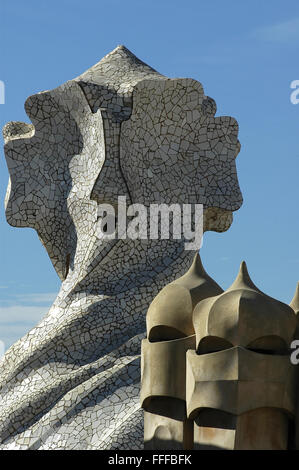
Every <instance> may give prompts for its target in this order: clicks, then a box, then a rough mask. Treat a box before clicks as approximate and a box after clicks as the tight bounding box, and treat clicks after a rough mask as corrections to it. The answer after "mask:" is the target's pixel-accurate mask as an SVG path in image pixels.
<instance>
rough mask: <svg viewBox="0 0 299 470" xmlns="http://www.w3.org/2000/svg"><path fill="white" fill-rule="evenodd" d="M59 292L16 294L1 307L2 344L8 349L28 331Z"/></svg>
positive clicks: (0, 329) (37, 321) (0, 335)
mask: <svg viewBox="0 0 299 470" xmlns="http://www.w3.org/2000/svg"><path fill="white" fill-rule="evenodd" d="M56 296H57V293H56V292H55V293H54V292H48V293H41V294H36V293H33V294H16V295H14V296H12V298H10V299H6V301H5V304H6V305H4V306H1V307H0V345H1V344H2V343H1V341H2V342H3V343H4V346H5V350H7V349H8V348H9V347H10V346H11V345H12V344H13V343H15V342H16V341H17V340H18V339H20V338H21V337H22V336H24V335H25V334H26V333H28V332H29V331H30V330H31V329H32V328H33V327H34V326H36V325H37V324H38V323H39V322H40V320H41V319H42V318H43V317H44V316H45V314H46V313H47V312H48V310H49V308H50V306H51V305H52V303H53V301H54V299H55V298H56Z"/></svg>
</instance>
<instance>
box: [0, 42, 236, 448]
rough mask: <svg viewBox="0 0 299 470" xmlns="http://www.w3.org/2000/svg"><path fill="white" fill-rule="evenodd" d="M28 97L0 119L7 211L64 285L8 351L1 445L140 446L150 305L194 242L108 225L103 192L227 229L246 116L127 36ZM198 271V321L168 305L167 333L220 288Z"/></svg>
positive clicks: (0, 403)
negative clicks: (195, 208) (12, 115)
mask: <svg viewBox="0 0 299 470" xmlns="http://www.w3.org/2000/svg"><path fill="white" fill-rule="evenodd" d="M25 110H26V113H27V115H28V117H29V118H30V120H31V123H28V124H27V123H20V122H12V123H8V124H7V125H6V126H5V127H4V130H3V135H4V140H5V156H6V161H7V166H8V169H9V173H10V182H9V186H8V190H7V195H6V201H5V204H6V218H7V221H8V222H9V224H11V225H13V226H15V227H31V228H33V229H35V230H36V231H37V233H38V236H39V239H40V241H41V242H42V244H43V245H44V247H45V249H46V250H47V253H48V255H49V257H50V259H51V262H52V264H53V266H54V269H55V270H56V272H57V275H58V276H59V277H60V279H61V281H62V285H61V290H60V292H59V294H58V296H57V298H56V300H55V302H54V304H53V305H52V307H51V308H50V310H49V312H48V313H47V315H46V316H45V317H44V318H43V319H42V320H41V322H40V323H39V324H38V325H37V326H36V327H35V328H33V329H32V330H31V331H30V332H29V333H28V334H26V335H25V336H24V337H23V338H21V339H20V340H19V341H18V342H16V343H15V344H14V345H13V346H12V347H11V348H10V349H9V350H8V351H7V352H6V354H5V356H4V357H3V359H2V360H1V366H0V448H1V449H140V448H143V412H142V410H141V408H140V404H139V394H140V344H141V339H142V338H144V335H145V314H146V311H147V309H148V306H149V304H150V303H151V301H152V300H153V298H154V297H155V296H156V295H157V294H158V292H159V291H160V290H161V289H162V288H163V286H165V285H166V284H168V283H169V282H171V281H173V280H174V279H176V278H178V277H179V276H181V275H182V274H183V273H184V272H186V270H187V269H188V267H189V266H190V264H191V262H192V259H193V257H194V254H195V252H196V251H197V250H195V249H192V250H186V249H185V241H186V240H185V239H184V237H182V238H181V239H175V240H173V239H159V240H158V239H150V238H148V239H130V238H124V239H118V238H116V239H107V238H105V239H104V238H103V237H102V238H101V237H99V233H98V209H99V205H100V204H110V205H111V206H113V207H116V208H117V209H118V208H119V205H118V202H119V200H118V197H119V196H122V197H123V198H126V201H127V204H128V205H131V204H143V206H144V207H145V208H146V209H148V208H149V207H150V205H151V204H177V205H179V207H180V208H182V207H183V205H184V204H192V203H196V204H202V205H203V209H204V212H203V228H204V230H214V231H217V232H223V231H225V230H227V229H228V228H229V227H230V225H231V223H232V213H233V211H236V210H238V209H239V207H240V206H241V204H242V195H241V192H240V189H239V184H238V178H237V172H236V162H235V159H236V156H237V155H238V152H239V150H240V144H239V141H238V124H237V122H236V120H235V119H233V118H232V117H229V116H218V117H215V113H216V104H215V102H214V100H213V99H211V98H209V97H208V96H206V95H205V94H204V90H203V87H202V85H201V84H200V83H199V82H198V81H196V80H193V79H190V78H186V79H184V78H182V79H181V78H180V79H170V78H167V77H165V76H163V75H161V74H160V73H158V72H157V71H155V70H154V69H153V68H151V67H149V66H148V65H146V64H145V63H144V62H142V61H141V60H139V59H138V58H137V57H135V56H134V54H132V53H131V52H130V51H128V49H126V48H125V47H124V46H119V47H117V48H116V49H115V50H114V51H112V52H111V53H109V54H108V55H107V56H105V57H104V58H103V59H102V60H101V61H100V62H99V63H97V64H96V65H94V66H93V67H91V68H90V69H88V70H87V71H86V72H84V73H83V74H81V75H80V76H79V77H77V78H75V79H72V80H69V81H67V82H66V83H64V84H63V85H61V86H58V87H57V88H55V89H53V90H48V91H44V92H41V93H38V94H35V95H33V96H31V97H29V98H28V99H27V101H26V103H25ZM195 271H196V269H195ZM196 276H197V275H196V274H192V273H191V274H190V276H189V277H188V279H187V280H186V283H187V284H186V286H185V284H184V281H182V282H183V283H182V284H181V286H180V289H181V290H182V291H183V293H184V296H185V297H186V298H188V299H189V300H188V302H189V304H190V305H188V307H187V308H186V311H185V315H186V317H187V318H188V319H189V320H188V321H187V323H186V324H185V323H184V324H181V325H179V326H178V325H175V326H173V325H172V323H171V318H170V319H169V321H170V323H169V324H167V325H166V328H165V331H164V332H163V334H164V333H165V334H166V335H168V334H170V335H174V337H176V335H177V332H176V331H174V330H175V329H176V328H178V331H179V332H180V335H181V336H179V338H180V337H184V336H185V335H186V334H187V335H190V334H191V333H190V327H191V328H192V322H191V317H190V314H191V311H192V308H193V307H192V306H193V304H194V305H195V303H197V302H198V300H199V299H201V298H204V297H205V296H207V295H216V294H219V293H220V288H219V287H218V286H217V285H216V284H215V283H214V282H213V281H212V280H208V279H207V278H204V277H203V280H202V282H203V287H202V288H200V289H197V287H196V286H195V285H194V282H197V278H196ZM170 289H171V288H170ZM188 296H189V297H188ZM185 297H184V298H185ZM191 304H192V305H191ZM152 322H153V328H152V332H151V334H152V335H153V337H156V338H158V336H159V335H160V334H162V333H161V331H159V329H156V328H155V325H156V323H155V322H156V320H155V317H154V316H153V317H152ZM181 328H182V330H181ZM178 341H181V340H180V339H178ZM184 341H185V340H184V338H183V339H182V351H185V350H186V348H187V349H188V348H189V345H186V344H185V343H184ZM192 341H193V342H194V341H195V339H194V338H193V340H192ZM156 344H158V343H156ZM180 344H181V343H180ZM178 432H180V431H178Z"/></svg>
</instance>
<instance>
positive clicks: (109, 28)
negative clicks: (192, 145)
mask: <svg viewBox="0 0 299 470" xmlns="http://www.w3.org/2000/svg"><path fill="white" fill-rule="evenodd" d="M0 39H1V45H2V48H1V66H0V80H2V81H3V82H4V83H5V98H6V100H5V104H4V105H3V104H1V105H0V125H1V127H2V126H3V125H4V124H5V123H6V122H7V121H10V120H14V121H18V120H20V121H26V122H28V118H27V116H26V115H25V112H24V108H23V104H24V101H25V100H26V98H27V97H28V96H29V95H32V94H34V93H36V92H39V91H42V90H46V89H51V88H54V87H56V86H58V85H60V84H61V83H63V82H65V81H66V80H69V79H71V78H74V77H76V76H77V75H79V74H80V73H82V72H83V71H85V70H86V69H87V68H89V67H90V66H92V65H93V64H95V63H96V62H98V61H99V60H100V59H101V58H102V57H103V56H104V55H105V54H107V53H108V52H110V51H111V50H112V49H114V48H115V47H116V46H117V45H118V44H124V45H125V46H126V47H128V48H129V49H130V50H131V51H132V52H133V53H134V54H135V55H137V56H138V57H139V58H140V59H142V60H143V61H145V62H147V63H148V64H149V65H151V66H152V67H154V68H155V69H157V70H158V71H159V72H161V73H163V74H165V75H167V76H169V77H191V78H194V79H196V80H199V81H200V82H201V83H202V84H203V86H204V89H205V92H206V94H208V95H209V96H211V97H213V98H214V99H215V100H216V102H217V107H218V112H217V115H231V116H234V117H235V118H236V119H237V120H238V122H239V126H240V141H241V144H242V150H241V153H240V155H239V156H238V161H237V168H238V175H239V181H240V186H241V190H242V193H243V196H244V204H243V206H242V208H241V209H240V210H239V211H238V212H236V213H235V216H234V223H233V225H232V227H231V228H230V230H229V231H228V232H226V233H223V234H218V233H212V232H210V233H207V234H206V235H205V239H204V246H203V248H202V251H201V254H202V259H203V262H204V265H205V267H206V269H207V271H208V272H209V274H210V275H211V276H212V277H214V279H215V280H216V281H217V282H219V283H220V284H221V285H222V287H223V288H227V287H228V286H229V285H230V284H231V283H232V281H233V280H234V278H235V276H236V274H237V272H238V269H239V264H240V262H241V260H243V259H245V260H246V262H247V265H248V269H249V272H250V274H251V276H252V279H253V281H254V282H255V283H256V284H257V285H258V286H259V288H260V289H262V290H263V291H264V292H266V293H267V294H269V295H271V296H273V297H276V298H278V299H280V300H282V301H284V302H287V303H289V302H290V300H291V298H292V296H293V293H294V291H295V287H296V283H297V281H298V279H299V274H298V271H299V252H298V247H299V245H298V234H299V220H298V192H299V190H298V178H299V164H298V162H299V139H298V137H299V104H298V105H294V104H291V101H290V95H291V92H292V90H291V88H290V84H291V82H292V81H293V80H299V67H298V65H299V64H298V46H299V3H298V0H287V1H285V2H282V1H281V0H279V1H278V0H272V1H271V2H270V1H268V2H261V0H258V1H257V0H251V1H250V2H240V1H237V0H228V1H225V2H224V1H223V0H213V1H211V0H204V1H203V0H185V1H184V2H183V1H178V0H150V1H149V0H146V1H144V0H126V1H123V0H122V1H121V0H89V1H88V2H82V1H78V0H52V1H51V2H49V1H45V0H38V1H37V0H28V1H26V2H24V1H23V0H2V1H1V6H0ZM2 145H3V141H2V139H1V148H2ZM7 180H8V173H7V169H6V164H5V160H4V154H3V150H1V151H0V200H1V201H4V196H5V192H6V186H7ZM1 207H2V208H1V209H0V265H1V273H0V276H1V277H0V341H3V342H4V343H5V347H6V348H7V347H8V346H10V345H11V344H12V343H13V342H14V341H15V340H16V339H18V338H19V337H21V336H22V335H23V334H24V333H25V332H27V331H28V330H29V329H30V328H31V327H33V326H34V325H35V324H36V323H37V322H38V321H39V320H40V318H41V317H42V315H44V314H45V312H46V311H47V309H48V307H49V305H51V303H52V301H53V299H54V298H55V295H56V293H57V291H58V289H59V286H60V282H59V279H58V277H57V275H56V273H55V271H54V269H53V267H52V265H51V263H50V260H49V259H48V256H47V254H46V252H45V250H44V249H43V247H42V246H41V244H40V242H39V240H38V237H37V235H36V233H35V232H34V231H33V230H31V229H17V228H13V227H10V226H9V225H8V224H7V223H6V220H5V215H4V209H3V203H1Z"/></svg>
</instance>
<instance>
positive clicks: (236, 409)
mask: <svg viewBox="0 0 299 470" xmlns="http://www.w3.org/2000/svg"><path fill="white" fill-rule="evenodd" d="M195 266H196V267H197V268H196V269H194V268H195ZM296 309H297V310H298V293H297V294H296V295H295V297H294V299H293V301H292V304H291V307H290V306H288V305H286V304H284V303H282V302H279V301H278V300H275V299H273V298H271V297H269V296H268V295H266V294H264V293H263V292H261V291H260V290H259V289H258V288H257V287H256V286H255V285H254V284H253V282H252V281H251V279H250V277H249V275H248V271H247V268H246V264H245V262H243V263H242V264H241V267H240V272H239V274H238V276H237V278H236V280H235V281H234V283H233V284H232V285H231V287H230V288H228V289H227V290H226V291H225V292H222V291H221V289H220V287H219V286H218V285H216V284H215V282H214V281H212V280H211V278H209V277H208V276H207V275H206V273H205V272H204V270H203V268H202V266H201V263H200V260H199V255H196V258H195V260H194V263H193V266H192V267H191V269H190V270H189V271H188V272H187V274H185V275H184V276H183V277H181V278H180V279H178V280H177V281H174V282H172V283H171V284H169V285H168V286H166V287H165V288H164V289H162V291H161V292H160V293H159V294H158V296H157V297H156V298H155V299H154V301H153V302H152V304H151V306H150V308H149V310H148V313H147V335H148V338H147V339H145V340H143V342H142V388H141V405H142V407H143V408H144V410H145V412H144V439H145V448H147V449H231V450H232V449H236V450H237V449H239V450H241V449H247V450H257V449H267V450H278V449H280V450H283V449H284V450H285V449H289V448H295V447H296V443H295V426H294V424H295V423H296V405H297V402H296V400H297V394H298V392H297V391H298V388H297V377H298V370H297V368H296V366H295V365H293V364H292V363H291V361H290V345H291V342H292V340H293V339H294V337H296V325H297V317H296V315H295V313H297V312H295V311H294V310H296Z"/></svg>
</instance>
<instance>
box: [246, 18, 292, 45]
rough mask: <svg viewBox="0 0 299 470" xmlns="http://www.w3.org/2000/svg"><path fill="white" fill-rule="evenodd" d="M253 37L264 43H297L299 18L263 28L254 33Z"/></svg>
mask: <svg viewBox="0 0 299 470" xmlns="http://www.w3.org/2000/svg"><path fill="white" fill-rule="evenodd" d="M253 35H254V36H255V37H256V38H258V39H263V40H266V41H273V42H281V43H289V42H297V41H299V18H293V19H292V20H288V21H284V22H282V23H277V24H274V25H269V26H264V27H263V28H259V29H257V30H255V31H254V33H253Z"/></svg>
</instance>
